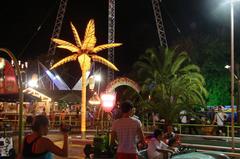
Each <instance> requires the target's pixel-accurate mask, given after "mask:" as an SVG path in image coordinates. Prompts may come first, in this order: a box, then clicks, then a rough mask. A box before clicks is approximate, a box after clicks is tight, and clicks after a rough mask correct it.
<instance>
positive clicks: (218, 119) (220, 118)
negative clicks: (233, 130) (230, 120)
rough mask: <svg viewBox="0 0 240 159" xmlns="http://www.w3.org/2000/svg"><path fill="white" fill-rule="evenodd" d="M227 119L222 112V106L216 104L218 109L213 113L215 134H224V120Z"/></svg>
mask: <svg viewBox="0 0 240 159" xmlns="http://www.w3.org/2000/svg"><path fill="white" fill-rule="evenodd" d="M226 119H227V115H226V113H224V112H223V108H222V106H218V111H217V112H216V113H215V115H214V119H213V124H215V123H216V124H217V126H218V127H217V131H216V135H224V133H225V125H224V122H225V121H226Z"/></svg>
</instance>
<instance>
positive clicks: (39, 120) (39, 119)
mask: <svg viewBox="0 0 240 159" xmlns="http://www.w3.org/2000/svg"><path fill="white" fill-rule="evenodd" d="M47 125H49V121H48V118H47V117H46V116H45V115H37V116H35V117H34V119H33V122H32V130H33V131H39V129H40V127H41V126H47Z"/></svg>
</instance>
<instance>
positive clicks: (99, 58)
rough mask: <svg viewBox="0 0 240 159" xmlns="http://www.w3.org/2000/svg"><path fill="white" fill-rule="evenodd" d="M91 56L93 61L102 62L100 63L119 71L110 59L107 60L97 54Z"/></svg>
mask: <svg viewBox="0 0 240 159" xmlns="http://www.w3.org/2000/svg"><path fill="white" fill-rule="evenodd" d="M91 57H92V60H93V61H97V62H99V63H102V64H104V65H106V66H108V67H110V68H111V69H113V70H115V71H119V70H118V68H117V67H116V66H115V65H114V64H112V63H111V62H110V61H108V60H107V59H105V58H103V57H100V56H97V55H92V56H91Z"/></svg>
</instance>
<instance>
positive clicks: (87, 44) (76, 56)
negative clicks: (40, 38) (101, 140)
mask: <svg viewBox="0 0 240 159" xmlns="http://www.w3.org/2000/svg"><path fill="white" fill-rule="evenodd" d="M71 28H72V32H73V35H74V38H75V42H76V45H74V44H72V43H70V42H67V41H64V40H60V39H55V38H54V39H52V40H53V41H54V42H55V43H57V44H58V46H57V47H58V48H63V49H67V50H69V51H71V52H72V55H70V56H67V57H65V58H63V59H62V60H60V61H59V62H57V63H56V64H54V65H53V66H52V67H51V69H54V68H56V67H58V66H60V65H63V64H65V63H67V62H70V61H75V60H78V63H79V64H80V67H81V70H82V105H81V132H82V138H85V137H86V133H85V132H86V72H87V71H88V70H89V69H90V67H91V60H92V61H96V62H100V63H102V64H104V65H106V66H108V67H110V68H111V69H113V70H115V71H118V69H117V67H116V66H115V65H114V64H112V63H111V62H110V61H108V60H106V59H105V58H102V57H100V56H98V55H96V53H97V52H99V51H102V50H104V49H108V48H113V47H117V46H120V45H121V44H120V43H111V44H103V45H99V46H95V45H96V41H97V40H96V37H95V25H94V20H93V19H91V20H90V21H89V23H88V25H87V28H86V31H85V36H84V40H83V42H81V40H80V37H79V35H78V32H77V30H76V28H75V27H74V25H73V24H72V23H71Z"/></svg>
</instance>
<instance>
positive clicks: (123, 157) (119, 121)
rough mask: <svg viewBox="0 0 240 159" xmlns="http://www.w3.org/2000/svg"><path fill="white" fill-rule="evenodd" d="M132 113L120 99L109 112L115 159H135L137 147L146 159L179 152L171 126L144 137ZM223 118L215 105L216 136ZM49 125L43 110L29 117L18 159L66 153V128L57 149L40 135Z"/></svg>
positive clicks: (184, 114) (161, 158)
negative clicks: (29, 132) (144, 152)
mask: <svg viewBox="0 0 240 159" xmlns="http://www.w3.org/2000/svg"><path fill="white" fill-rule="evenodd" d="M119 112H121V113H119ZM135 112H136V109H135V108H134V107H133V104H132V103H131V102H130V101H125V102H122V103H121V104H119V105H118V106H117V107H116V110H115V111H113V114H114V113H115V114H114V115H113V116H114V117H115V119H114V121H113V123H112V128H111V130H112V131H111V145H116V144H117V152H116V159H138V155H139V154H138V150H139V149H141V148H145V149H146V151H147V156H148V159H168V158H169V157H170V156H171V154H173V153H176V152H179V149H178V147H179V146H180V145H181V142H180V137H179V135H178V134H177V133H176V132H174V131H173V127H172V125H165V127H164V129H163V130H160V129H155V130H154V131H153V134H152V135H150V136H148V137H146V136H144V133H143V129H142V127H143V125H142V123H141V121H140V120H139V117H138V116H136V114H135ZM51 115H53V114H51V113H50V116H49V118H50V120H51V118H52V117H51ZM116 116H117V118H116ZM61 118H63V115H61ZM226 118H227V117H226V114H225V113H224V112H223V110H222V107H218V111H217V112H215V113H214V115H213V116H212V122H211V123H212V124H215V123H216V124H217V125H218V131H217V132H218V135H221V133H224V132H225V130H224V121H225V120H226ZM180 120H181V122H182V123H188V122H189V121H192V122H194V121H195V119H194V118H193V117H191V118H190V119H188V116H187V112H186V111H181V112H180ZM49 126H50V124H49V119H48V117H47V116H46V114H45V113H44V111H43V113H42V114H41V115H37V116H35V117H34V119H33V120H32V130H33V131H32V133H31V134H29V135H27V136H25V138H24V144H23V147H22V151H21V153H20V154H19V156H18V159H25V158H26V159H28V158H39V157H40V158H43V159H50V158H52V155H51V154H52V153H53V154H56V155H59V156H63V157H66V156H67V155H68V133H67V131H66V130H65V129H63V128H64V127H61V132H62V134H63V147H62V148H60V147H58V146H56V145H55V144H54V143H53V141H51V140H50V139H48V138H46V137H44V136H45V135H47V134H48V128H49ZM189 129H190V128H189ZM193 131H194V129H193ZM195 133H196V132H195ZM196 134H197V133H196Z"/></svg>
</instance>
